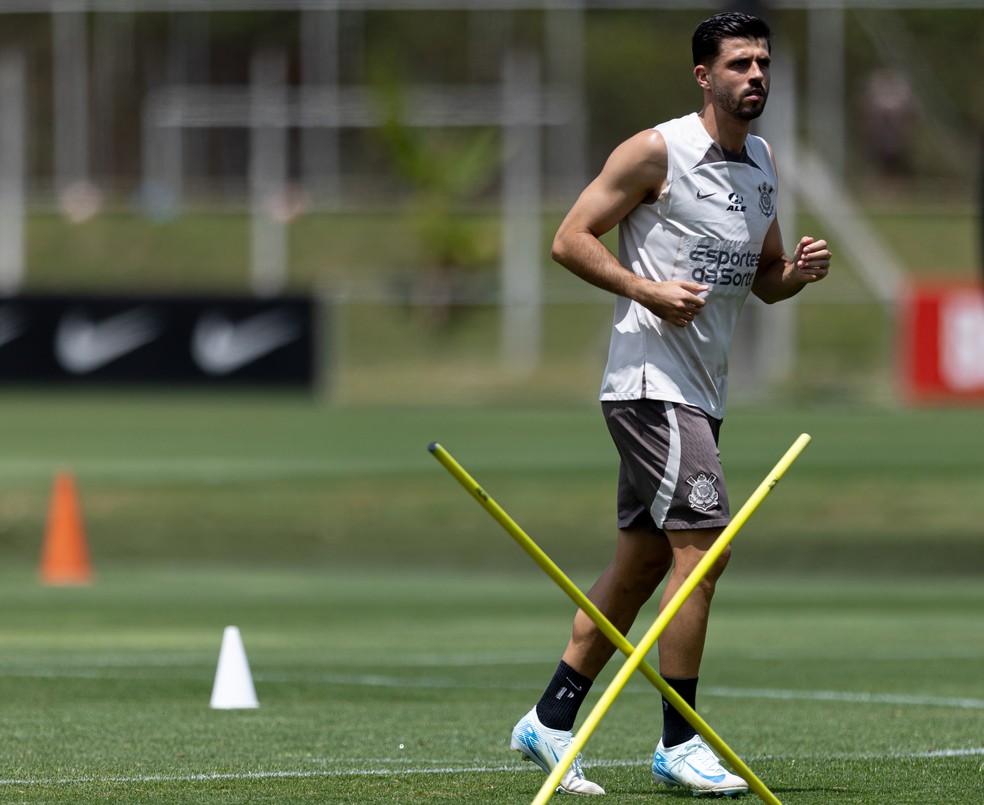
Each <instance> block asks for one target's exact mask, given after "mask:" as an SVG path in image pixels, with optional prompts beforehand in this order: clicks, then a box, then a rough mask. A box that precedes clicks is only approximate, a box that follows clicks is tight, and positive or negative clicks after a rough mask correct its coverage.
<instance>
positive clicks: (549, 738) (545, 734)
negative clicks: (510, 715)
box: [509, 707, 605, 796]
mask: <svg viewBox="0 0 984 805" xmlns="http://www.w3.org/2000/svg"><path fill="white" fill-rule="evenodd" d="M573 737H574V736H573V733H571V731H570V730H552V729H550V728H549V727H544V726H543V724H541V723H540V719H539V718H537V716H536V708H535V707H534V708H533V709H532V710H530V712H528V713H527V714H526V715H525V716H523V717H522V718H521V719H520V720H519V723H518V724H517V725H516V726H515V727H513V731H512V737H511V738H510V740H509V748H510V749H512V750H513V751H514V752H519V753H520V754H521V755H522V756H523V760H531V761H533V762H534V763H536V765H537V766H539V767H540V768H541V769H543V770H544V771H545V772H546V773H547V774H550V772H552V771H553V770H554V768H555V767H556V766H557V764H558V763H559V762H560V759H561V758H562V757H563V756H564V754H565V753H566V752H567V748H568V747H569V746H570V745H571V740H572V739H573ZM557 792H558V793H564V794H590V795H596V796H597V795H599V794H604V793H605V789H604V788H602V787H601V786H600V785H598V784H597V783H592V782H591V781H590V780H586V779H585V777H584V771H583V770H582V769H581V755H580V754H578V756H577V757H576V758H575V759H574V762H573V763H572V764H571V767H570V768H569V769H568V770H567V773H566V774H564V776H563V777H562V778H561V781H560V785H559V786H558V787H557Z"/></svg>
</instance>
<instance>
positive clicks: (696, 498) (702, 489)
mask: <svg viewBox="0 0 984 805" xmlns="http://www.w3.org/2000/svg"><path fill="white" fill-rule="evenodd" d="M716 480H717V476H716V475H710V476H708V475H705V474H704V473H703V472H699V473H697V477H696V478H694V477H693V476H691V477H690V478H688V479H687V483H688V484H690V487H691V490H690V496H689V497H688V498H687V502H688V503H690V508H692V509H697V510H698V511H702V512H707V511H710V510H711V509H713V508H714V507H715V506H716V505H717V502H718V493H717V490H716V489H715V488H714V482H715V481H716Z"/></svg>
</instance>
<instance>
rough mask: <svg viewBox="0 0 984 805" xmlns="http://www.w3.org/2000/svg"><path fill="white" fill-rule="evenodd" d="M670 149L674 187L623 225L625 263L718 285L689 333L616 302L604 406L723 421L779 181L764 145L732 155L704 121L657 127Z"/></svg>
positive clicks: (649, 274)
mask: <svg viewBox="0 0 984 805" xmlns="http://www.w3.org/2000/svg"><path fill="white" fill-rule="evenodd" d="M656 130H657V131H659V132H660V133H661V134H662V135H663V138H664V140H665V141H666V150H667V160H668V165H667V173H666V187H665V188H664V190H663V192H662V193H661V194H660V196H659V198H658V199H656V201H654V202H652V203H646V204H640V205H639V206H638V207H636V208H635V209H633V210H632V211H631V212H630V213H629V214H628V215H627V216H626V217H625V218H624V219H623V220H622V221H621V222H620V224H619V231H618V257H619V260H620V261H621V263H622V265H624V266H627V267H629V268H631V270H632V271H633V272H635V273H636V274H638V275H639V276H642V277H646V278H648V279H652V280H656V281H665V280H692V281H695V282H700V283H703V284H705V285H709V286H710V290H708V291H706V292H704V293H703V294H702V296H703V297H704V298H705V300H706V302H705V305H704V307H703V308H701V311H700V313H699V314H698V315H697V317H696V318H695V319H694V321H693V322H692V323H690V324H688V325H687V326H686V327H677V326H676V325H673V324H667V323H666V322H664V321H663V320H662V319H659V318H657V317H656V316H655V315H654V314H653V313H651V312H650V311H648V310H647V309H646V308H644V307H642V306H641V305H639V304H638V303H636V302H633V301H630V300H629V299H627V298H624V297H616V301H615V319H614V323H613V325H612V338H611V346H610V348H609V353H608V365H607V367H606V368H605V375H604V379H603V381H602V387H601V399H602V400H637V399H654V400H668V401H670V402H677V403H685V404H687V405H694V406H697V407H699V408H701V409H703V410H704V411H706V412H707V413H708V414H710V415H711V416H713V417H716V418H718V419H722V418H723V417H724V409H725V402H726V400H727V395H728V354H729V352H730V350H731V340H732V337H733V336H734V332H735V326H736V325H737V322H738V314H739V313H740V312H741V308H742V305H744V303H745V299H746V298H747V296H748V292H749V290H750V289H751V285H752V280H753V279H754V277H755V271H756V269H757V267H758V263H759V257H760V255H761V253H762V244H763V242H764V241H765V236H766V233H767V232H768V231H769V227H770V226H771V225H772V221H773V219H774V218H775V216H776V198H777V187H778V180H777V177H776V171H775V166H774V165H773V162H772V158H771V154H770V153H769V148H768V146H767V145H766V142H765V140H763V139H762V138H760V137H755V136H753V135H749V136H748V137H747V138H746V140H745V149H744V150H743V151H742V152H741V153H740V154H734V153H730V152H726V151H724V149H722V148H721V146H719V145H718V144H717V143H715V142H714V141H713V140H712V139H711V138H710V136H708V134H707V132H706V131H705V129H704V126H703V124H702V123H701V121H700V118H699V117H698V116H697V114H696V113H694V114H691V115H688V116H686V117H682V118H678V119H676V120H671V121H669V122H667V123H663V124H661V125H659V126H657V127H656Z"/></svg>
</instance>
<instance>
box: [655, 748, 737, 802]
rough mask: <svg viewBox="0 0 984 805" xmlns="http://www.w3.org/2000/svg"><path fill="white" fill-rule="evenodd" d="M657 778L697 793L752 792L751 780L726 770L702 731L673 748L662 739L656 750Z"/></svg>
mask: <svg viewBox="0 0 984 805" xmlns="http://www.w3.org/2000/svg"><path fill="white" fill-rule="evenodd" d="M653 782H654V783H656V784H657V785H665V786H666V787H667V788H673V787H676V786H679V787H680V788H685V789H687V790H688V791H692V792H693V794H694V796H695V797H737V796H741V795H742V794H746V793H748V783H746V782H745V781H744V780H743V779H742V778H741V777H739V776H738V775H736V774H731V772H729V771H727V770H725V769H724V768H723V767H722V766H721V763H720V762H719V761H718V759H717V756H716V755H715V754H714V753H713V752H712V751H711V749H710V747H709V746H708V745H707V744H706V743H704V741H703V740H702V739H701V737H700V736H699V735H695V736H694V737H693V738H691V739H690V740H689V741H687V742H686V743H682V744H680V745H679V746H671V747H670V748H669V749H667V748H666V747H664V746H663V742H662V741H660V742H659V746H657V747H656V752H655V753H654V754H653Z"/></svg>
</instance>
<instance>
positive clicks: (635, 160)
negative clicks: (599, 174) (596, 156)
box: [606, 128, 667, 175]
mask: <svg viewBox="0 0 984 805" xmlns="http://www.w3.org/2000/svg"><path fill="white" fill-rule="evenodd" d="M666 162H667V150H666V139H665V137H664V136H663V134H662V132H660V131H659V130H658V129H656V128H652V129H646V130H645V131H640V132H639V133H638V134H635V135H633V136H632V137H629V139H627V140H625V141H624V142H623V143H621V144H620V145H619V146H618V147H617V148H616V149H615V150H614V151H613V152H612V154H611V156H610V157H609V158H608V164H607V165H606V169H611V170H612V171H614V172H616V173H623V172H629V173H638V172H641V173H644V174H649V173H651V172H653V171H655V172H656V173H659V174H662V175H665V174H666Z"/></svg>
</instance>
